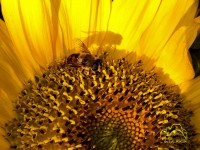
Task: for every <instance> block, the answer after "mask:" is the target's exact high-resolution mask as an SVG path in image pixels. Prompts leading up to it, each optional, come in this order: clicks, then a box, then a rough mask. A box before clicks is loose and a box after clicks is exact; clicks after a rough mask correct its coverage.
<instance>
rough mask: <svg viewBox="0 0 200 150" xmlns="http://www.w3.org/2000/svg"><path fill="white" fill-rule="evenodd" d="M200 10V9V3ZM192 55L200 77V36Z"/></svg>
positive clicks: (194, 45)
mask: <svg viewBox="0 0 200 150" xmlns="http://www.w3.org/2000/svg"><path fill="white" fill-rule="evenodd" d="M199 1H200V0H199ZM199 8H200V2H199ZM0 18H1V19H2V20H4V19H3V16H2V12H1V4H0ZM190 54H191V57H192V63H193V67H194V70H195V74H196V76H199V75H200V35H199V36H197V38H196V40H195V41H194V43H193V45H192V46H191V48H190Z"/></svg>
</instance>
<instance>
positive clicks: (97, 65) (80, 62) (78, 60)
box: [67, 40, 107, 72]
mask: <svg viewBox="0 0 200 150" xmlns="http://www.w3.org/2000/svg"><path fill="white" fill-rule="evenodd" d="M76 44H77V45H78V48H79V50H80V51H81V52H80V53H74V54H71V55H70V56H69V57H68V58H67V65H69V66H71V67H89V68H91V69H92V70H93V71H98V72H100V70H101V67H102V65H103V61H102V60H103V58H104V57H105V56H106V55H107V52H104V54H103V56H100V57H99V58H95V57H94V56H92V54H91V53H90V51H89V50H88V48H87V46H86V45H85V44H84V43H83V42H82V41H81V40H78V41H77V43H76Z"/></svg>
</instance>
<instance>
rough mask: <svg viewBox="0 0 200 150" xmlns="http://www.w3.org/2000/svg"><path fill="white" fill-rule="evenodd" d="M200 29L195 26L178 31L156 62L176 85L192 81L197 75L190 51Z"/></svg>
mask: <svg viewBox="0 0 200 150" xmlns="http://www.w3.org/2000/svg"><path fill="white" fill-rule="evenodd" d="M198 28H199V25H194V26H189V27H181V28H180V29H179V30H177V31H176V32H175V33H174V34H173V35H172V37H171V38H170V40H169V41H168V43H167V44H166V46H165V47H164V48H163V51H162V52H161V54H160V57H159V59H158V61H157V62H156V66H157V67H160V68H162V69H163V72H164V73H165V74H167V75H169V78H170V79H172V80H173V81H174V82H175V84H180V83H182V82H185V81H187V80H189V79H192V78H193V77H194V75H195V74H194V70H193V66H192V61H191V58H190V54H189V51H188V49H189V47H190V46H191V44H192V42H193V41H194V39H195V37H196V35H197V31H198ZM165 81H166V79H165Z"/></svg>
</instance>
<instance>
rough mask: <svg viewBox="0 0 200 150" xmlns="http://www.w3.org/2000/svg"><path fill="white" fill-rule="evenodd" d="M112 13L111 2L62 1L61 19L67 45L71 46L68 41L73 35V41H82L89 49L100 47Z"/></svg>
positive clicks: (88, 0) (101, 0)
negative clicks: (94, 46) (94, 45)
mask: <svg viewBox="0 0 200 150" xmlns="http://www.w3.org/2000/svg"><path fill="white" fill-rule="evenodd" d="M110 11H111V1H109V0H97V1H96V0H95V1H94V0H76V1H74V0H69V1H61V5H60V12H59V13H60V16H59V19H60V23H61V27H62V30H63V34H64V38H65V39H66V41H65V44H66V45H70V44H69V43H67V42H68V41H67V40H68V35H72V37H69V40H71V41H73V40H74V39H81V40H83V42H84V43H85V44H86V45H87V46H88V47H90V46H91V45H92V44H96V45H98V46H99V45H100V44H101V42H102V41H103V39H104V36H105V34H106V31H107V25H108V20H109V17H110ZM70 27H71V28H70ZM71 45H72V44H71Z"/></svg>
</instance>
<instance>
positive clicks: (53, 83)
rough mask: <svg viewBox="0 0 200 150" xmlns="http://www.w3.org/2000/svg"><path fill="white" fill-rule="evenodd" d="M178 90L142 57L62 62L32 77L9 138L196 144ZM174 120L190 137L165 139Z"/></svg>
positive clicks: (42, 144) (114, 148) (127, 146)
mask: <svg viewBox="0 0 200 150" xmlns="http://www.w3.org/2000/svg"><path fill="white" fill-rule="evenodd" d="M177 93H178V89H177V87H176V86H167V85H166V84H163V83H161V81H160V80H159V78H158V76H157V74H156V73H155V72H154V71H153V70H152V71H144V70H143V69H142V63H141V61H139V62H138V63H136V64H131V63H129V62H128V61H126V60H125V59H119V60H110V61H105V62H104V64H103V67H102V70H101V72H94V71H92V70H91V69H89V68H84V67H80V68H76V67H75V68H73V67H68V66H67V65H66V64H65V62H62V63H60V64H56V65H53V66H50V67H49V68H48V70H47V71H46V72H45V73H44V74H43V75H42V76H41V77H38V76H36V77H35V81H34V82H33V81H29V82H28V83H27V85H26V87H25V89H24V90H23V91H22V92H21V93H20V95H19V97H18V100H17V103H16V112H17V114H18V117H17V118H15V119H14V120H13V121H10V122H9V123H7V124H6V125H5V130H6V132H7V136H6V139H7V140H8V141H9V142H10V144H11V148H13V149H21V148H26V149H58V148H60V149H83V150H85V149H88V150H90V149H91V150H92V149H95V150H121V149H123V150H134V149H136V150H137V149H148V148H152V149H155V148H180V149H181V148H188V147H190V148H191V147H193V148H195V146H197V144H196V143H195V142H193V136H194V135H195V133H194V129H193V127H192V126H191V125H190V117H191V115H192V114H191V112H189V111H187V110H186V109H184V108H183V107H182V101H183V98H182V97H181V96H180V95H179V94H177ZM173 124H180V125H181V127H182V128H183V129H184V130H186V131H187V135H186V136H184V138H187V139H189V140H187V142H186V143H184V144H183V143H170V144H169V143H165V142H164V141H165V140H164V139H163V137H161V132H162V131H163V130H165V129H166V128H168V127H171V126H172V125H173ZM175 131H176V130H175ZM176 138H177V137H176Z"/></svg>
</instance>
